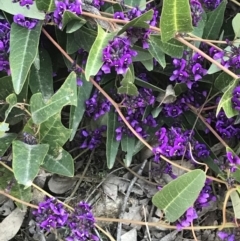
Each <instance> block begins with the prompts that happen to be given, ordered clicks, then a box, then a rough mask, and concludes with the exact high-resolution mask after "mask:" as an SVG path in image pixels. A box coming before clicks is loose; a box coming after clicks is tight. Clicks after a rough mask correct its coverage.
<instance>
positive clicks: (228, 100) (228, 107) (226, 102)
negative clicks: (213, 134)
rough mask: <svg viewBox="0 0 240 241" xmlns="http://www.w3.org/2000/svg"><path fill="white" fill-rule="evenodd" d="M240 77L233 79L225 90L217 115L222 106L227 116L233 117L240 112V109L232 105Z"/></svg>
mask: <svg viewBox="0 0 240 241" xmlns="http://www.w3.org/2000/svg"><path fill="white" fill-rule="evenodd" d="M238 83H239V79H236V80H233V81H232V83H231V84H230V85H229V86H228V88H227V90H226V91H225V92H224V94H223V96H222V98H221V100H220V101H219V103H218V107H217V111H216V116H217V115H218V114H219V112H220V110H221V108H223V110H224V112H225V114H226V116H227V118H232V117H233V116H235V115H237V114H238V111H236V110H235V109H233V107H232V92H233V90H234V88H235V87H236V86H237V85H238Z"/></svg>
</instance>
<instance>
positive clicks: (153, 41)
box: [148, 35, 166, 68]
mask: <svg viewBox="0 0 240 241" xmlns="http://www.w3.org/2000/svg"><path fill="white" fill-rule="evenodd" d="M160 45H161V40H160V38H159V36H156V35H150V38H149V49H148V51H149V52H150V54H151V55H152V56H153V57H154V58H155V59H156V60H157V61H158V63H159V64H160V65H161V66H162V67H163V68H165V67H166V60H165V53H164V52H163V51H162V48H160Z"/></svg>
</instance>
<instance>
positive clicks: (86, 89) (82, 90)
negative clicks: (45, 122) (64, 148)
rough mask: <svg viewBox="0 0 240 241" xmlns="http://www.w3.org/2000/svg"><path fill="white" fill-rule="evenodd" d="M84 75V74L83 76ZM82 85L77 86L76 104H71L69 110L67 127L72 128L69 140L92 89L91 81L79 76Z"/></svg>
mask: <svg viewBox="0 0 240 241" xmlns="http://www.w3.org/2000/svg"><path fill="white" fill-rule="evenodd" d="M83 77H84V76H83ZM81 79H82V82H83V85H82V86H78V88H77V91H78V98H77V106H76V107H75V106H71V110H70V120H69V128H70V129H72V133H71V137H70V141H72V140H73V138H74V136H75V134H76V132H77V129H78V126H79V124H80V122H81V120H82V117H83V114H84V112H85V108H86V106H85V101H86V100H87V99H88V98H89V96H90V94H91V91H92V86H93V85H92V83H91V82H89V81H86V79H85V78H81Z"/></svg>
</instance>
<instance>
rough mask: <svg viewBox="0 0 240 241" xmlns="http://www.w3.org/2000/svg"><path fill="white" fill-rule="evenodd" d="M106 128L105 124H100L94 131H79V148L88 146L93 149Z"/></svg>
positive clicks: (98, 143)
mask: <svg viewBox="0 0 240 241" xmlns="http://www.w3.org/2000/svg"><path fill="white" fill-rule="evenodd" d="M106 129H107V127H106V126H101V127H100V128H97V129H96V130H94V131H87V130H85V129H84V130H82V131H81V132H80V143H81V144H80V148H88V149H90V150H93V149H94V148H96V147H98V146H99V145H100V144H101V142H102V134H103V132H105V131H106Z"/></svg>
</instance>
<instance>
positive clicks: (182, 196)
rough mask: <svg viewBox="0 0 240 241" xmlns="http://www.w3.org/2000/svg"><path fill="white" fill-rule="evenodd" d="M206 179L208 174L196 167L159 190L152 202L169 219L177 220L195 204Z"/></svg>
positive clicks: (170, 220)
mask: <svg viewBox="0 0 240 241" xmlns="http://www.w3.org/2000/svg"><path fill="white" fill-rule="evenodd" d="M205 180H206V174H205V172H203V171H202V170H199V169H196V170H193V171H191V172H188V173H185V174H183V175H182V176H180V177H178V178H177V179H175V180H173V181H171V182H170V183H168V184H167V185H166V186H164V187H163V189H162V190H161V191H159V192H157V193H156V194H155V195H154V196H153V198H152V202H153V204H154V205H155V206H156V207H157V208H159V209H161V210H163V211H164V213H165V216H166V220H167V221H169V222H175V221H176V220H177V219H178V218H180V217H181V216H182V215H183V214H184V212H186V210H187V209H188V208H190V207H192V206H193V204H194V202H195V201H196V199H197V197H198V195H199V193H200V192H201V190H202V188H203V187H204V184H205Z"/></svg>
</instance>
